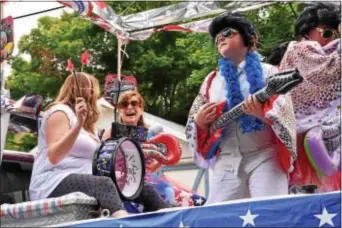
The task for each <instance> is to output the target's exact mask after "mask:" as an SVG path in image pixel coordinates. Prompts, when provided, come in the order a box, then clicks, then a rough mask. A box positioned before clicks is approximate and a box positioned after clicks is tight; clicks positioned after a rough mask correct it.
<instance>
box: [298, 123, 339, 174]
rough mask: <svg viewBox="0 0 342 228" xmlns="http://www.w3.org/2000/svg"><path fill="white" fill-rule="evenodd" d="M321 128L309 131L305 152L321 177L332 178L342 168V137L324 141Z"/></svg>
mask: <svg viewBox="0 0 342 228" xmlns="http://www.w3.org/2000/svg"><path fill="white" fill-rule="evenodd" d="M324 135H327V134H325V133H324V132H323V129H322V127H321V126H318V127H314V128H312V129H311V130H309V131H308V132H307V133H306V135H305V139H304V150H305V153H306V155H307V156H308V159H309V161H310V164H311V165H312V167H313V168H314V169H315V170H316V172H317V174H319V175H320V176H324V175H326V176H331V175H333V174H334V173H335V172H336V171H338V170H339V168H340V165H339V164H340V162H341V157H340V152H339V147H340V144H341V138H340V137H341V136H340V135H339V134H338V135H337V136H334V137H332V138H329V139H324Z"/></svg>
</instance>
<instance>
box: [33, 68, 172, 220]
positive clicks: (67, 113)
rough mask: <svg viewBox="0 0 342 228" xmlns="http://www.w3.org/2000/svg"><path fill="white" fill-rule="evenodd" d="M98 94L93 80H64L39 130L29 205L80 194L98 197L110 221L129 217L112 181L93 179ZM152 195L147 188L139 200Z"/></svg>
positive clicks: (83, 76) (97, 141)
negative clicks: (108, 213) (35, 201)
mask: <svg viewBox="0 0 342 228" xmlns="http://www.w3.org/2000/svg"><path fill="white" fill-rule="evenodd" d="M76 79H77V80H76ZM99 95H100V89H99V83H98V81H97V79H96V78H95V77H94V76H91V75H88V74H86V73H76V74H75V75H69V76H68V77H67V79H66V80H65V82H64V84H63V86H62V88H61V89H60V91H59V94H58V96H57V98H56V100H55V101H54V102H53V103H52V104H51V105H49V107H48V108H47V110H46V112H45V113H44V116H43V119H42V124H41V127H40V129H39V137H38V149H39V150H38V154H37V157H36V159H35V162H34V166H33V172H32V178H31V183H30V197H31V200H38V199H44V198H49V197H59V196H62V195H65V194H68V193H71V192H83V193H85V194H87V195H89V196H92V197H94V198H96V199H97V200H98V202H99V205H100V207H101V208H106V209H109V210H110V212H111V213H112V215H113V216H114V217H122V216H125V215H127V214H128V213H127V212H126V211H125V210H124V206H123V202H122V200H121V199H120V196H119V194H118V191H117V188H116V186H115V184H114V183H113V181H112V180H111V179H110V178H108V177H102V176H93V175H92V160H93V154H94V152H95V150H96V148H97V147H98V146H99V144H100V139H99V138H98V136H97V132H96V129H95V123H96V121H97V120H98V119H99V115H100V112H99V109H98V107H97V100H98V98H99ZM151 191H153V189H151V188H149V186H145V187H144V189H143V191H142V193H141V197H140V198H142V200H144V199H145V198H146V196H148V195H150V194H151ZM144 203H146V204H152V205H150V206H152V209H154V210H157V209H160V208H158V207H153V203H154V200H153V199H152V200H145V201H144ZM167 206H168V205H162V207H167Z"/></svg>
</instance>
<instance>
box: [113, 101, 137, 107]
mask: <svg viewBox="0 0 342 228" xmlns="http://www.w3.org/2000/svg"><path fill="white" fill-rule="evenodd" d="M129 105H131V106H132V107H133V108H135V107H137V106H139V105H140V102H139V101H130V102H129V101H123V102H120V103H119V104H118V107H119V108H127V107H128V106H129Z"/></svg>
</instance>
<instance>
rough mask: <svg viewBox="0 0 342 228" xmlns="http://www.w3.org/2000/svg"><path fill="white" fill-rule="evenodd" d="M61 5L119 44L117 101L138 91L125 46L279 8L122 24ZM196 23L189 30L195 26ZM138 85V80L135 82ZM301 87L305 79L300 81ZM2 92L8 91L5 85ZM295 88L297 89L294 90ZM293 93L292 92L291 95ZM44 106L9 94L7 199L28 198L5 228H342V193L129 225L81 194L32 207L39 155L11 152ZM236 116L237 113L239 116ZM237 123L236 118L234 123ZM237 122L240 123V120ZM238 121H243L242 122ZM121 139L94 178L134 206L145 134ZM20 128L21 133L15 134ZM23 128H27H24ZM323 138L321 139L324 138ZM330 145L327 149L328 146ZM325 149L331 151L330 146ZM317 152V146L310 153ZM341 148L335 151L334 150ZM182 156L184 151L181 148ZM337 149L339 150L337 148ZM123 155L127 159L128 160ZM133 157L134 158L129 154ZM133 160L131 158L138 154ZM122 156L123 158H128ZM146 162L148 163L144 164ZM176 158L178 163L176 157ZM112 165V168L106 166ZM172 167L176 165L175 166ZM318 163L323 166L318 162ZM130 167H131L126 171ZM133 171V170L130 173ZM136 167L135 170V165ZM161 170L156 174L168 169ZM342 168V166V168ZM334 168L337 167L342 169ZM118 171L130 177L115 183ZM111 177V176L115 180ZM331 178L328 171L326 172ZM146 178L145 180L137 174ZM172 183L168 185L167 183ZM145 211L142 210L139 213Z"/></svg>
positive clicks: (189, 209) (191, 210)
mask: <svg viewBox="0 0 342 228" xmlns="http://www.w3.org/2000/svg"><path fill="white" fill-rule="evenodd" d="M58 2H59V3H60V4H62V5H64V6H66V7H69V8H72V9H74V10H75V11H76V12H77V13H78V14H79V15H80V16H81V17H83V18H84V19H86V20H89V21H91V22H93V23H95V24H97V25H99V26H100V27H102V28H103V29H105V30H106V31H108V32H109V33H112V34H113V35H115V36H116V37H117V41H118V53H117V55H118V58H117V59H118V64H117V65H118V69H117V74H115V75H109V76H108V77H107V79H106V81H107V82H106V86H108V88H107V89H106V93H105V99H106V98H107V100H109V101H114V102H113V103H112V105H114V106H115V100H116V99H115V98H117V97H118V95H119V94H120V92H122V91H125V90H130V89H134V88H135V87H136V84H134V80H133V79H132V77H131V76H128V77H127V76H123V75H121V66H122V62H121V61H122V54H123V53H124V49H125V46H126V45H128V44H129V42H130V41H132V40H145V39H148V38H149V37H150V36H151V35H152V34H153V33H154V32H158V31H178V32H207V28H208V25H209V23H210V22H211V18H209V16H215V15H218V14H220V13H222V12H225V11H226V10H230V11H248V10H253V9H258V8H260V7H267V6H268V5H271V4H274V3H273V2H228V3H226V4H219V3H218V2H216V1H212V2H182V3H178V4H175V5H170V6H165V7H161V8H157V9H153V10H149V11H145V12H140V13H137V14H133V15H127V16H118V15H117V14H116V13H115V12H114V11H113V10H112V9H111V8H110V7H109V6H108V5H107V4H106V3H105V2H100V1H58ZM203 17H208V18H206V19H201V20H196V19H198V18H203ZM190 20H191V22H188V23H181V22H184V21H190ZM13 26H15V23H13V18H11V17H9V18H5V19H3V20H2V21H1V62H2V61H5V60H6V59H7V58H9V57H10V55H11V52H12V50H13V45H14V43H13ZM133 78H134V77H133ZM296 80H298V78H297V79H296ZM1 85H2V88H3V86H4V82H3V80H2V81H1ZM290 87H291V85H290ZM287 91H288V90H286V89H285V92H287ZM41 104H42V98H41V97H40V96H38V95H34V94H33V95H32V94H30V95H26V96H24V97H23V98H22V99H20V100H19V101H13V100H11V99H10V97H9V95H8V94H6V92H5V90H3V89H2V93H1V160H0V162H1V163H0V165H1V193H2V194H3V193H10V192H18V191H19V192H22V196H21V197H20V198H21V200H19V201H17V200H15V199H13V198H7V199H6V198H5V199H4V200H2V202H1V226H3V227H25V226H27V227H33V226H35V227H36V226H58V227H245V226H256V227H266V226H267V227H285V226H286V227H321V226H325V225H330V226H336V227H340V226H341V192H340V191H337V192H330V193H319V194H298V195H286V196H277V197H268V198H258V199H244V200H234V201H230V202H223V203H219V204H213V205H208V206H207V205H205V206H200V205H202V204H203V202H200V203H198V205H199V206H198V207H194V206H193V205H194V204H195V203H194V202H198V201H202V198H193V199H192V200H193V202H192V204H189V205H184V204H180V205H177V206H178V207H175V208H171V209H167V210H160V211H157V212H151V213H137V214H132V215H130V216H128V217H125V218H121V219H114V218H110V217H109V216H108V212H107V211H106V210H105V209H103V208H98V206H97V200H96V199H95V198H93V197H89V196H87V195H85V194H83V193H80V192H75V193H71V194H68V195H65V196H62V197H58V198H50V199H46V200H38V201H30V200H29V196H28V194H27V192H26V190H27V189H28V186H29V181H30V175H31V170H32V164H33V162H34V154H30V153H23V152H16V151H4V148H3V147H4V144H5V139H6V134H7V129H8V128H11V127H12V128H15V129H18V131H22V130H23V128H24V130H26V131H30V132H36V131H37V128H38V127H39V121H40V117H41V113H40V107H41ZM233 114H234V113H233ZM227 116H228V115H227ZM233 116H234V115H233ZM232 118H233V117H232ZM234 118H235V117H234ZM114 125H115V126H116V127H115V129H116V131H115V133H113V134H115V135H116V137H115V138H114V139H111V140H112V141H109V142H108V143H107V144H103V146H102V147H101V148H100V149H99V150H98V151H97V152H96V153H95V156H94V164H96V165H94V170H93V173H94V175H109V176H110V177H111V178H112V179H113V181H114V182H115V183H116V184H117V186H118V188H119V189H120V191H121V194H122V197H123V198H126V199H133V198H134V197H135V196H134V195H135V194H136V193H138V192H139V189H140V187H141V179H142V178H144V172H145V171H144V169H145V167H144V165H143V163H141V164H135V165H136V166H138V167H139V168H140V169H141V170H140V171H139V172H135V175H137V176H139V177H140V179H139V178H138V180H137V181H136V182H134V183H132V184H130V183H129V182H128V179H129V178H128V176H129V175H132V172H129V171H127V170H129V167H128V166H129V165H130V163H129V162H127V161H125V159H124V158H123V157H124V156H122V155H132V156H135V157H136V160H137V161H142V159H141V156H142V153H141V149H140V148H139V146H137V145H136V144H135V143H134V142H132V141H130V140H126V139H122V138H123V137H128V138H136V139H137V140H140V139H142V138H144V134H143V133H142V134H140V135H139V134H136V133H139V129H134V130H132V129H131V128H127V127H122V126H120V125H117V122H116V119H115V120H114V122H113V126H114ZM14 126H16V127H14ZM20 127H22V128H20ZM312 134H313V135H312V136H311V135H309V136H308V140H309V141H310V140H311V141H314V142H317V140H322V135H324V133H322V132H318V133H317V134H314V133H312ZM317 137H318V138H317ZM154 140H155V141H158V140H160V141H159V143H161V144H164V145H166V147H167V146H168V147H169V148H173V147H174V145H177V143H176V142H174V143H173V144H172V143H170V144H169V145H167V144H168V142H167V141H163V140H164V139H163V138H162V139H154ZM123 144H127V145H126V146H125V147H126V148H130V149H129V150H127V151H126V150H122V151H121V152H118V151H119V150H116V154H117V156H114V155H113V154H110V153H108V152H106V151H108V150H105V149H103V148H106V147H110V146H112V147H115V148H119V147H120V145H123ZM321 144H322V143H321ZM321 144H320V146H321V147H324V144H322V145H321ZM307 147H309V145H308V146H307ZM334 147H335V145H334ZM173 149H174V150H176V147H174V148H173ZM335 149H336V148H335ZM120 153H122V154H121V155H120ZM125 153H127V154H125ZM130 153H131V154H130ZM120 156H121V157H120ZM139 157H140V159H139ZM171 157H172V156H171ZM171 157H170V160H169V163H165V164H164V165H173V164H175V163H176V162H178V161H179V154H178V155H176V158H172V159H171ZM104 160H105V161H106V164H110V168H108V167H107V166H106V164H105V163H103V161H104ZM171 160H172V161H171ZM316 161H317V160H316ZM126 163H127V164H126ZM123 164H125V165H123ZM131 165H132V164H131ZM160 166H161V165H160V162H159V163H156V169H158V168H160ZM335 166H336V165H335ZM335 166H334V167H335ZM113 169H114V170H115V171H120V173H123V174H127V175H124V178H122V175H119V176H118V175H114V174H113V173H116V172H113ZM108 170H109V172H108ZM323 171H324V170H323ZM137 173H138V174H137ZM166 181H167V180H166ZM137 208H138V206H137Z"/></svg>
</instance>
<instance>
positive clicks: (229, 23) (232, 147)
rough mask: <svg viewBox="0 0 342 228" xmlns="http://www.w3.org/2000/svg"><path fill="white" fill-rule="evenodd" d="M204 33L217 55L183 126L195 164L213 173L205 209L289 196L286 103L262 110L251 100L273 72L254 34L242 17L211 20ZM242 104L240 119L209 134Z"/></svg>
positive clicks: (291, 135)
mask: <svg viewBox="0 0 342 228" xmlns="http://www.w3.org/2000/svg"><path fill="white" fill-rule="evenodd" d="M209 33H210V35H211V36H212V38H213V39H214V41H215V45H216V47H217V50H218V52H219V54H220V58H219V60H218V69H217V70H214V71H213V72H211V73H210V74H209V75H208V76H207V77H206V78H205V79H204V82H203V83H202V86H201V88H200V91H199V93H198V95H197V97H196V98H195V100H194V102H193V105H192V107H191V110H190V112H189V117H188V121H187V126H186V137H187V139H188V142H189V147H190V150H191V151H192V152H193V154H194V159H195V162H196V164H197V165H198V166H200V167H202V168H211V169H212V170H213V175H212V177H211V180H210V190H209V197H208V201H207V204H211V203H216V202H222V201H226V200H233V199H239V198H249V197H262V196H271V195H281V194H288V176H289V173H290V172H291V171H292V170H293V161H294V160H295V159H296V157H297V154H296V123H295V116H294V111H293V106H292V101H291V97H290V95H289V94H286V95H275V96H273V97H271V99H269V100H268V101H267V102H266V103H264V104H263V105H262V104H260V103H259V102H258V100H257V99H256V98H255V96H253V95H252V94H254V93H255V92H256V91H258V90H260V89H262V88H263V87H264V86H265V79H266V78H267V77H269V76H270V75H273V74H275V73H277V72H278V71H277V68H276V67H273V66H271V65H269V64H265V63H262V62H261V61H260V58H259V55H258V54H257V53H256V44H257V41H258V35H257V31H256V29H255V27H254V25H253V24H252V23H251V21H249V20H248V19H246V18H245V17H244V16H243V15H241V14H237V13H225V14H222V15H220V16H218V17H216V18H215V19H214V20H213V21H212V23H211V24H210V26H209ZM241 102H244V104H243V111H244V113H245V114H244V115H242V116H241V117H239V118H238V119H237V120H236V121H235V122H233V123H230V124H229V125H228V127H227V128H224V129H223V130H221V131H215V132H211V131H210V130H209V128H210V126H211V125H212V124H213V123H214V121H215V120H217V119H218V118H219V116H221V115H222V113H224V112H227V111H228V110H230V109H232V108H233V107H234V106H236V105H238V104H240V103H241Z"/></svg>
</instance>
